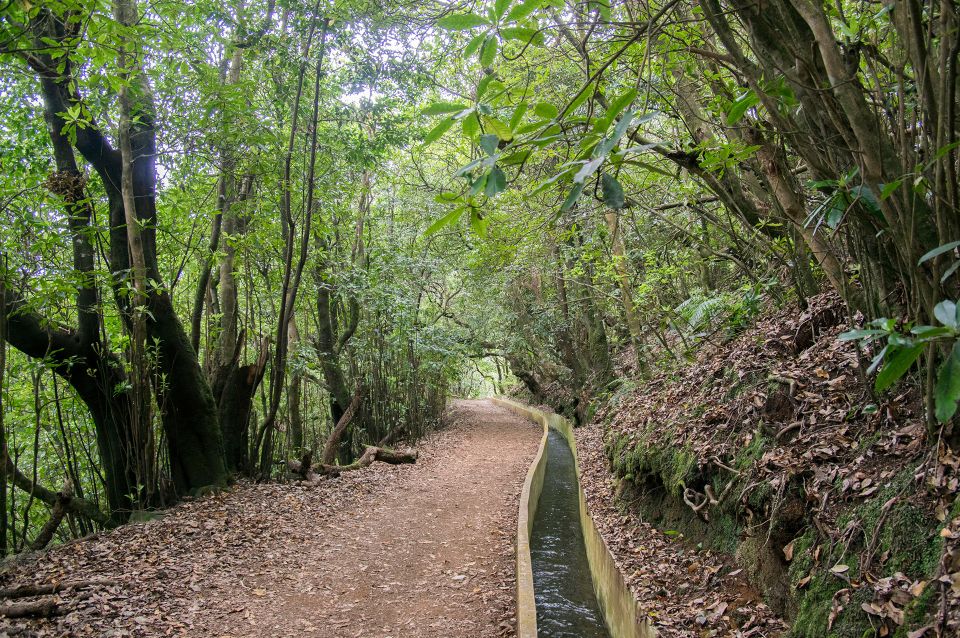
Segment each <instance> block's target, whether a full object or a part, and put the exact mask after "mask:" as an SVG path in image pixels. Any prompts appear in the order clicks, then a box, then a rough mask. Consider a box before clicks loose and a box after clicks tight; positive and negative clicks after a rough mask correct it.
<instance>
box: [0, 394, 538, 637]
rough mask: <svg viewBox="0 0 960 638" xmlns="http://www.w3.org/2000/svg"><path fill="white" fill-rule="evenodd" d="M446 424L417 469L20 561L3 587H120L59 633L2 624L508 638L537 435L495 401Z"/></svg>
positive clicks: (85, 605)
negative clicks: (523, 489)
mask: <svg viewBox="0 0 960 638" xmlns="http://www.w3.org/2000/svg"><path fill="white" fill-rule="evenodd" d="M451 412H452V416H453V420H454V424H453V425H452V426H451V427H449V428H448V429H446V430H444V431H443V432H441V433H439V434H438V435H436V436H434V437H433V438H432V439H430V440H428V441H425V442H422V443H421V445H420V446H419V450H420V460H419V461H418V462H417V464H416V465H409V466H386V465H383V464H379V463H378V464H374V465H373V466H371V467H370V468H367V469H365V470H361V471H358V472H351V473H349V474H346V475H344V476H343V477H341V478H339V479H336V480H329V481H326V482H324V483H322V484H321V485H319V486H309V487H308V486H298V485H245V486H243V487H240V488H238V489H235V490H234V491H232V492H231V493H229V494H224V495H218V496H215V497H211V498H207V499H203V500H201V501H196V502H192V503H187V504H184V505H181V506H179V507H177V508H175V509H173V510H171V511H170V512H169V513H168V514H167V515H166V516H165V517H163V518H162V519H160V520H156V521H152V522H150V523H146V524H139V525H128V526H126V527H124V528H121V529H119V530H115V531H113V532H111V533H109V534H104V535H101V536H99V537H96V538H94V539H90V540H86V541H80V542H75V543H71V544H68V545H66V546H62V547H59V548H56V549H54V550H52V551H50V552H47V553H44V554H40V555H37V556H33V557H26V558H21V559H20V560H19V561H18V562H17V563H16V564H13V565H8V566H6V567H5V568H4V570H3V571H4V573H3V575H2V585H3V586H9V585H12V584H17V585H20V584H26V583H34V582H50V581H51V580H58V581H61V582H63V581H76V580H83V579H93V578H98V579H104V580H108V581H112V582H113V583H115V584H112V585H101V586H97V587H94V588H91V590H89V591H87V592H83V591H76V592H66V593H64V594H62V596H61V597H60V601H61V604H62V606H63V608H64V609H65V610H68V611H69V613H67V614H65V615H62V616H60V617H58V618H55V619H52V620H48V621H33V622H32V623H30V624H28V625H25V624H24V623H23V621H19V622H18V623H13V622H11V621H5V620H0V634H2V633H3V632H4V631H6V632H8V633H9V634H10V635H31V636H32V635H42V636H47V635H50V636H54V635H56V636H62V635H70V636H163V635H171V636H215V637H222V638H226V637H228V636H231V637H235V638H239V637H243V636H256V637H258V638H260V637H266V636H291V635H305V636H316V637H319V638H343V637H360V636H371V637H372V636H377V637H379V638H388V637H393V638H399V637H400V636H404V637H407V636H416V637H424V638H429V637H434V636H436V637H438V638H439V637H441V636H442V637H444V638H450V637H453V638H456V637H460V636H462V637H467V636H470V637H493V636H505V635H513V633H514V618H513V616H514V602H513V588H514V572H513V542H514V534H515V530H516V509H517V497H518V494H519V491H520V486H521V483H522V481H523V477H524V475H525V472H526V469H527V467H528V465H529V463H530V462H531V460H532V458H533V454H534V452H535V451H536V447H537V443H538V441H539V438H540V430H539V429H538V428H537V427H536V426H534V425H533V424H532V423H530V422H528V421H525V420H523V419H521V418H519V417H517V416H515V415H513V414H511V413H509V412H507V411H506V410H503V409H502V408H498V407H495V406H493V405H491V404H489V403H487V402H476V401H459V402H456V403H455V404H454V406H453V408H452V411H451ZM91 592H92V593H91Z"/></svg>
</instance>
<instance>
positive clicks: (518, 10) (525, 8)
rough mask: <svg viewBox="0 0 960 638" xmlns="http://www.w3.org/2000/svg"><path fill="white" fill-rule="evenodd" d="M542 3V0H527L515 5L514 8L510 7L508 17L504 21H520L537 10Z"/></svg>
mask: <svg viewBox="0 0 960 638" xmlns="http://www.w3.org/2000/svg"><path fill="white" fill-rule="evenodd" d="M541 4H542V2H541V0H527V1H526V2H522V3H520V4H518V5H515V6H514V7H513V8H512V9H510V13H508V14H507V17H506V18H504V22H520V21H521V20H523V19H524V18H526V17H527V16H529V15H530V14H532V13H533V12H534V11H536V10H537V9H538V8H539V7H540V5H541Z"/></svg>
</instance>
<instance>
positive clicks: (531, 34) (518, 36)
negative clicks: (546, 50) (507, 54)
mask: <svg viewBox="0 0 960 638" xmlns="http://www.w3.org/2000/svg"><path fill="white" fill-rule="evenodd" d="M500 36H501V37H502V38H503V39H504V40H519V41H521V42H523V43H524V44H526V43H527V42H532V43H533V44H536V45H542V44H543V43H544V37H543V32H541V31H540V30H539V29H531V28H529V27H505V28H503V29H500Z"/></svg>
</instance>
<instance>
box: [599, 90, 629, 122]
mask: <svg viewBox="0 0 960 638" xmlns="http://www.w3.org/2000/svg"><path fill="white" fill-rule="evenodd" d="M635 99H637V90H636V89H629V90H627V91H625V92H624V93H623V94H622V95H621V96H620V97H618V98H617V99H615V100H614V101H613V102H611V103H610V106H609V107H607V112H606V113H604V114H603V117H604V119H607V120H609V121H610V122H612V121H614V120H615V119H617V116H618V115H620V114H621V113H623V109H625V108H627V107H628V106H630V103H631V102H633V101H634V100H635Z"/></svg>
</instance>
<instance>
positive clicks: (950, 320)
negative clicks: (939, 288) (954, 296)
mask: <svg viewBox="0 0 960 638" xmlns="http://www.w3.org/2000/svg"><path fill="white" fill-rule="evenodd" d="M933 316H934V317H936V318H937V321H939V322H940V323H942V324H943V325H945V326H947V327H948V328H957V324H958V323H960V316H958V315H957V304H956V303H954V302H952V301H950V300H949V299H944V300H943V301H941V302H940V303H938V304H937V305H936V306H935V307H934V308H933Z"/></svg>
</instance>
